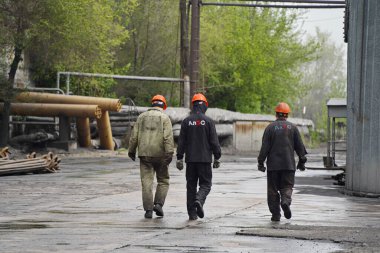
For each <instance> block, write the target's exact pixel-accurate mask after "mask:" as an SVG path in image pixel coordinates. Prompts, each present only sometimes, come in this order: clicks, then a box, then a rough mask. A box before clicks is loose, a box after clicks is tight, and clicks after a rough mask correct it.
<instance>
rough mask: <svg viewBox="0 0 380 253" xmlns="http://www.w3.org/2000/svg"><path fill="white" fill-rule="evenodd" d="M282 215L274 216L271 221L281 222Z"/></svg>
mask: <svg viewBox="0 0 380 253" xmlns="http://www.w3.org/2000/svg"><path fill="white" fill-rule="evenodd" d="M280 219H281V215H274V214H272V218H271V219H270V220H271V221H280Z"/></svg>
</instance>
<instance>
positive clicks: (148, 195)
mask: <svg viewBox="0 0 380 253" xmlns="http://www.w3.org/2000/svg"><path fill="white" fill-rule="evenodd" d="M155 174H156V178H157V187H156V193H155V196H154V200H153V181H154V175H155ZM140 177H141V186H142V200H143V207H144V210H145V211H147V210H153V206H154V205H155V204H160V205H161V206H163V205H164V203H165V199H166V195H167V194H168V190H169V169H168V164H167V162H166V161H165V158H164V157H147V156H144V157H140Z"/></svg>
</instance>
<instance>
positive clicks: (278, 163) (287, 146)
mask: <svg viewBox="0 0 380 253" xmlns="http://www.w3.org/2000/svg"><path fill="white" fill-rule="evenodd" d="M275 111H276V121H275V122H273V123H271V124H269V125H268V126H267V127H266V128H265V131H264V135H263V142H262V146H261V150H260V154H259V157H258V158H257V162H258V169H259V170H260V171H262V172H265V170H266V168H265V166H264V161H265V159H266V160H267V167H268V174H267V200H268V206H269V211H270V212H271V213H272V218H271V220H272V221H280V218H281V209H282V211H283V212H284V216H285V218H287V219H290V218H291V217H292V212H291V210H290V204H291V202H292V193H293V187H294V176H295V171H296V163H295V159H294V152H296V154H297V155H298V157H299V162H298V165H297V169H299V170H302V171H303V170H305V163H306V161H307V159H306V156H305V155H306V154H307V152H306V149H305V146H304V144H303V142H302V139H301V135H300V133H299V131H298V129H297V126H296V125H294V124H292V123H290V122H289V121H287V118H288V114H289V112H290V107H289V105H288V104H287V103H284V102H281V103H279V104H278V105H277V106H276V108H275ZM280 206H281V209H280Z"/></svg>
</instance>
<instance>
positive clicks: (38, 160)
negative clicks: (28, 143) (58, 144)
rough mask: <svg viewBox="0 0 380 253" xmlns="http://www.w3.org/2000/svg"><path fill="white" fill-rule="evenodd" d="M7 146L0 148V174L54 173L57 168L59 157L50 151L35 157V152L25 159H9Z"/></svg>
mask: <svg viewBox="0 0 380 253" xmlns="http://www.w3.org/2000/svg"><path fill="white" fill-rule="evenodd" d="M9 155H10V152H9V149H8V147H5V148H3V149H1V150H0V176H10V175H21V174H29V173H54V172H57V170H59V163H60V162H61V159H60V158H58V156H57V155H54V154H53V153H52V152H49V153H47V154H46V155H42V156H40V157H37V154H36V153H35V152H33V153H31V154H28V155H27V156H26V159H18V160H11V159H10V158H9Z"/></svg>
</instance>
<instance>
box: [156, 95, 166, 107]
mask: <svg viewBox="0 0 380 253" xmlns="http://www.w3.org/2000/svg"><path fill="white" fill-rule="evenodd" d="M154 101H161V102H164V110H166V108H167V105H166V99H165V97H164V96H162V95H159V94H157V95H155V96H154V97H153V98H152V102H154Z"/></svg>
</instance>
